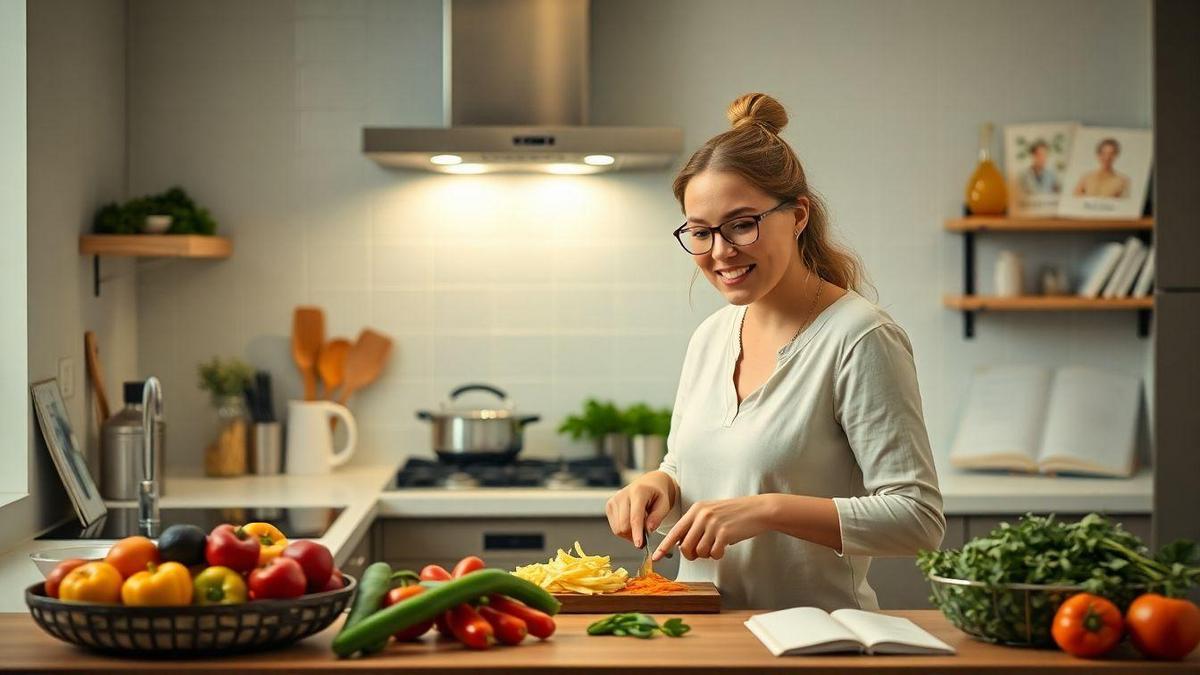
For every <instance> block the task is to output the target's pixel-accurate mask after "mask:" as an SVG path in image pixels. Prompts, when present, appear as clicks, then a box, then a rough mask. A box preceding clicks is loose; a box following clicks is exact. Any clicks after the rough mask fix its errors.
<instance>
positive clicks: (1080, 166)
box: [1058, 127, 1154, 219]
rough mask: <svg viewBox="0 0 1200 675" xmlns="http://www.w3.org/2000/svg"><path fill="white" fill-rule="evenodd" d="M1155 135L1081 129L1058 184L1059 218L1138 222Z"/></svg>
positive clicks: (1148, 131)
mask: <svg viewBox="0 0 1200 675" xmlns="http://www.w3.org/2000/svg"><path fill="white" fill-rule="evenodd" d="M1153 154H1154V133H1153V132H1152V131H1150V130H1149V129H1123V128H1117V127H1080V128H1079V129H1078V130H1077V131H1076V133H1075V140H1074V142H1073V143H1072V148H1071V159H1070V161H1069V162H1068V163H1067V174H1066V176H1065V178H1064V179H1063V194H1062V199H1061V200H1059V203H1058V215H1060V216H1064V217H1070V218H1092V219H1125V218H1129V219H1132V218H1138V217H1140V216H1141V215H1142V210H1143V208H1144V207H1145V204H1146V191H1147V190H1148V188H1149V183H1150V164H1151V161H1152V159H1153Z"/></svg>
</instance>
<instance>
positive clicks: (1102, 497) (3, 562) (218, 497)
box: [0, 458, 1152, 612]
mask: <svg viewBox="0 0 1200 675" xmlns="http://www.w3.org/2000/svg"><path fill="white" fill-rule="evenodd" d="M401 464H403V458H401V459H400V460H399V461H398V462H397V464H396V465H376V466H350V467H347V468H345V469H342V470H339V471H336V472H334V473H332V474H329V475H326V476H287V475H281V476H243V477H239V478H204V477H202V476H168V477H167V481H166V489H165V492H166V495H165V496H164V497H163V499H162V502H161V505H162V506H164V507H166V506H344V507H345V511H343V512H342V514H341V515H340V516H339V517H338V518H337V520H336V521H335V522H334V523H333V525H332V527H331V528H330V529H329V531H328V532H326V533H325V536H324V537H322V538H321V539H319V540H318V541H320V542H321V543H322V544H324V545H326V546H327V547H329V549H330V550H331V551H332V552H333V554H334V557H335V558H336V559H337V561H338V563H339V564H342V563H344V562H345V561H346V559H347V558H348V557H349V555H350V553H351V549H352V547H353V545H354V544H356V543H357V542H358V541H359V540H360V539H361V537H362V536H363V534H364V533H365V532H366V530H367V529H368V528H369V527H370V525H371V522H372V521H373V520H374V519H375V517H376V516H381V517H392V518H427V517H443V518H445V517H467V518H470V517H478V516H488V517H497V518H504V517H532V518H537V517H542V518H546V517H551V518H552V517H572V516H573V517H588V516H595V517H600V516H601V514H603V512H604V502H605V500H607V499H608V497H609V495H611V494H612V492H613V491H612V490H611V489H607V488H583V489H577V490H561V491H559V490H545V489H538V488H495V489H486V490H467V491H452V490H440V489H410V490H388V489H386V488H387V486H388V485H389V483H390V482H391V480H392V478H393V477H394V476H395V472H396V467H397V466H399V465H401ZM939 481H940V483H941V486H942V494H943V498H944V501H945V509H944V510H945V512H946V514H947V515H950V516H953V515H968V514H1021V513H1024V512H1026V511H1034V512H1043V511H1057V512H1060V513H1087V512H1089V511H1107V512H1109V513H1149V512H1150V510H1151V506H1152V499H1151V494H1152V492H1151V490H1152V476H1151V473H1150V472H1149V471H1143V472H1141V473H1139V474H1138V475H1137V476H1135V477H1134V478H1130V479H1124V480H1122V479H1101V478H1065V477H1064V478H1051V477H1046V476H1023V475H1002V474H986V473H967V472H959V471H947V470H944V469H943V470H942V471H941V472H940V473H939ZM81 543H98V544H103V543H105V542H103V541H92V542H70V541H55V542H48V541H36V540H32V539H31V540H27V541H26V542H24V543H22V544H19V545H17V546H16V547H13V548H11V549H9V550H7V551H5V552H3V553H0V589H4V590H0V612H14V611H24V607H25V602H24V597H23V595H22V592H23V589H24V588H25V587H26V586H28V585H30V584H33V583H36V582H38V581H40V580H41V575H40V574H39V573H38V570H37V568H36V567H35V566H34V565H33V562H32V561H30V560H29V554H30V553H32V552H33V551H37V550H40V549H44V548H57V547H61V546H71V545H77V544H81Z"/></svg>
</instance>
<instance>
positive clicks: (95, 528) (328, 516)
mask: <svg viewBox="0 0 1200 675" xmlns="http://www.w3.org/2000/svg"><path fill="white" fill-rule="evenodd" d="M343 510H344V509H343V507H341V506H302V507H294V506H292V507H283V506H279V507H276V506H254V507H220V508H199V507H195V508H161V509H159V518H160V519H161V520H162V526H161V528H160V529H159V532H162V530H165V529H166V528H168V527H170V526H172V525H176V524H179V523H188V524H191V525H198V526H199V527H200V529H202V530H204V531H205V532H208V531H210V530H212V529H213V528H214V527H216V526H217V525H220V524H221V523H233V524H235V525H238V524H243V523H253V522H258V521H263V522H268V523H271V524H272V525H275V526H276V527H278V528H279V529H280V530H282V531H283V533H284V534H286V535H287V536H288V538H289V539H317V538H319V537H322V536H324V535H325V533H326V532H327V531H328V530H329V527H330V526H331V525H333V521H334V520H337V517H338V515H339V514H341V512H342V511H343ZM135 534H141V533H140V532H139V531H138V513H137V507H130V506H117V507H109V509H108V514H107V515H105V516H103V517H101V518H100V520H98V521H96V522H95V523H92V524H91V525H89V526H88V527H87V528H84V527H83V526H82V525H81V524H80V523H79V521H78V520H71V521H69V522H66V523H63V524H62V525H59V526H58V527H56V528H54V529H53V530H51V531H49V532H47V533H46V534H43V535H41V536H40V537H37V538H38V539H42V540H58V541H61V540H67V539H121V538H122V537H128V536H131V535H135Z"/></svg>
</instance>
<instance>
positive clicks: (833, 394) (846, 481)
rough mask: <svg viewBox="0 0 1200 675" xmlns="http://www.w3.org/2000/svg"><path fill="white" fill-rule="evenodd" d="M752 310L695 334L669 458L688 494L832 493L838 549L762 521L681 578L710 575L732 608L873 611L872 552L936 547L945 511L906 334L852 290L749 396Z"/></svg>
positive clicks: (713, 320) (691, 498)
mask: <svg viewBox="0 0 1200 675" xmlns="http://www.w3.org/2000/svg"><path fill="white" fill-rule="evenodd" d="M745 311H746V308H745V307H736V306H732V305H731V306H728V307H725V308H722V309H720V310H718V311H717V312H715V313H714V314H713V315H712V316H710V317H709V318H707V319H706V320H705V321H704V322H703V323H702V324H701V325H700V327H699V328H697V329H696V332H695V333H694V334H693V336H692V339H691V341H690V343H689V345H688V350H687V356H686V357H685V359H684V365H683V373H682V375H681V377H680V380H679V392H678V395H677V396H676V400H675V408H674V414H673V416H672V419H671V433H670V436H669V438H668V439H667V449H668V452H667V455H666V459H664V460H663V462H662V465H661V467H660V469H661V470H662V471H664V472H666V473H667V474H669V475H670V476H671V477H672V478H673V479H674V480H675V482H676V483H677V484H678V485H679V488H680V499H679V502H678V503H677V504H676V505H675V508H674V509H672V513H671V515H670V516H669V517H668V518H667V520H666V521H665V522H664V524H663V525H662V526H661V527H660V531H661V532H665V531H666V530H667V528H669V527H670V525H671V524H672V523H674V522H675V521H677V520H678V518H679V516H680V515H681V513H682V512H683V511H685V510H686V509H688V508H689V507H691V505H692V504H694V503H695V502H697V501H704V500H713V499H728V498H732V497H742V496H746V495H756V494H764V493H787V494H795V495H809V496H816V497H831V498H833V501H834V504H835V505H836V507H837V513H838V518H839V520H840V524H841V532H842V551H841V552H840V553H839V552H836V551H834V550H833V549H830V548H828V547H825V546H821V545H819V544H814V543H811V542H808V541H805V540H803V539H798V538H795V537H791V536H789V535H786V534H783V533H781V532H775V531H771V532H766V533H764V534H761V535H759V536H757V537H754V538H752V539H748V540H746V541H742V542H739V543H737V544H734V545H733V546H730V547H729V548H728V549H727V550H726V553H725V556H724V558H723V559H721V560H719V561H718V560H710V559H702V560H695V561H689V560H680V568H679V579H680V580H684V581H712V582H714V583H715V584H716V585H717V587H718V588H720V590H721V594H722V596H723V598H724V603H725V606H726V607H731V608H739V607H740V608H762V609H770V608H781V607H794V606H798V605H810V606H816V607H821V608H824V609H826V610H833V609H838V608H842V607H855V608H862V609H877V608H878V602H877V600H876V598H875V591H874V590H872V589H871V587H870V585H869V584H868V583H867V569H868V567H869V566H870V564H871V557H872V556H906V555H913V554H915V553H916V551H917V550H919V549H922V548H936V547H937V546H938V545H939V544H940V543H941V540H942V535H943V533H944V531H945V525H946V521H945V518H944V516H943V515H942V497H941V493H940V492H939V490H938V484H937V474H936V471H935V469H934V463H933V456H932V453H931V451H930V448H929V437H928V433H927V432H926V430H925V422H924V419H923V417H922V412H921V395H920V391H919V390H918V387H917V375H916V368H915V366H914V363H913V355H912V347H911V345H910V344H909V341H908V336H907V335H906V334H905V333H904V331H903V329H901V328H900V326H898V325H897V324H896V323H895V322H894V321H893V320H892V319H891V317H890V316H888V315H887V313H885V312H884V311H883V310H882V309H880V308H878V307H877V306H875V305H874V304H873V303H871V302H870V301H868V300H866V299H865V298H863V297H862V296H861V295H859V294H857V293H855V292H854V291H849V292H847V293H846V294H845V295H843V296H842V297H841V298H838V300H837V301H836V302H834V303H833V304H832V305H830V306H829V307H828V308H826V309H825V311H823V312H822V313H821V314H820V315H819V316H817V318H816V319H815V320H814V321H813V322H812V323H811V324H810V325H809V327H808V328H806V329H805V330H804V332H803V333H801V334H800V336H799V337H798V338H797V339H796V340H795V341H793V342H792V343H791V344H789V345H786V346H785V347H783V348H782V349H781V350H780V352H779V355H778V359H777V362H776V366H775V371H774V373H773V374H772V375H771V376H770V377H769V378H768V379H767V381H766V382H765V383H764V384H763V385H762V386H761V387H760V388H759V389H757V390H756V391H754V392H753V393H751V394H750V395H749V396H747V397H746V398H745V400H743V401H742V403H741V404H740V405H739V404H738V401H737V392H736V390H735V388H734V382H733V373H734V367H735V365H736V364H737V360H738V357H739V355H740V354H739V350H740V346H739V339H738V333H739V327H740V324H741V321H742V316H743V314H744V313H745Z"/></svg>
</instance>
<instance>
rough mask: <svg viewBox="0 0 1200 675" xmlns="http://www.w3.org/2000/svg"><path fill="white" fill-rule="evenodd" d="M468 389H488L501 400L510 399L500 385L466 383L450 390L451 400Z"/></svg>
mask: <svg viewBox="0 0 1200 675" xmlns="http://www.w3.org/2000/svg"><path fill="white" fill-rule="evenodd" d="M468 391H486V392H490V393H492V394H495V395H496V397H497V398H499V399H500V400H501V401H507V400H508V394H505V393H504V392H503V391H501V390H500V388H499V387H493V386H492V385H490V384H464V385H462V386H461V387H456V388H455V389H454V391H451V392H450V400H454V399H456V398H458V397H459V396H462V395H463V394H465V393H467V392H468Z"/></svg>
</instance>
